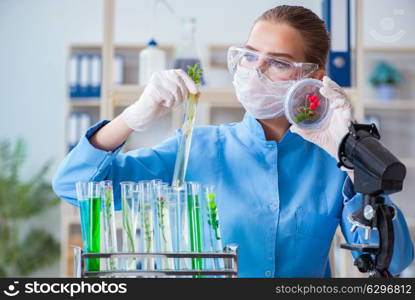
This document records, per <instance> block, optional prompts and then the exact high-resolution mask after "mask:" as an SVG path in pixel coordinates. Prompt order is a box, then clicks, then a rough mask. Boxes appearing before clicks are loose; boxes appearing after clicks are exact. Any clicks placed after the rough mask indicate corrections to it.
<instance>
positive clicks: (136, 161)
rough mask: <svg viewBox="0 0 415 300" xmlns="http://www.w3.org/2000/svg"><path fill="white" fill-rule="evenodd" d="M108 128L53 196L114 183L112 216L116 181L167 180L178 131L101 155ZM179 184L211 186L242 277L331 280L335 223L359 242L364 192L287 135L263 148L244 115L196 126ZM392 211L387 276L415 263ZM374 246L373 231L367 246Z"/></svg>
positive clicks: (59, 180)
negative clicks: (354, 216)
mask: <svg viewBox="0 0 415 300" xmlns="http://www.w3.org/2000/svg"><path fill="white" fill-rule="evenodd" d="M107 122H108V121H102V122H100V123H98V124H96V125H95V126H93V127H92V128H90V129H89V130H88V131H87V133H86V134H85V136H84V137H82V139H81V140H80V142H79V144H78V145H77V146H76V147H75V148H74V149H73V150H72V151H71V152H70V153H69V154H68V155H67V156H66V158H65V159H64V160H63V162H62V163H61V164H60V167H59V169H58V171H57V173H56V175H55V176H54V179H53V188H54V191H55V192H56V194H57V195H58V196H59V197H61V198H62V199H64V200H66V201H67V202H69V203H71V204H73V205H77V200H76V192H75V182H76V181H100V180H105V179H110V180H112V181H113V182H114V186H115V189H114V191H115V199H116V204H115V207H116V209H120V201H119V199H120V197H119V195H120V189H119V182H121V181H125V180H131V181H139V180H149V179H162V180H163V181H165V182H169V183H171V181H172V176H173V169H174V164H175V160H176V153H177V149H178V135H180V134H181V131H180V130H178V131H177V133H176V136H175V137H172V138H170V139H168V140H166V141H164V142H162V143H161V144H159V145H156V146H154V147H153V148H144V149H137V150H134V151H131V152H128V153H121V152H120V149H121V148H122V146H121V147H119V148H118V149H116V150H114V151H103V150H99V149H97V148H95V147H93V146H92V145H91V144H90V142H89V138H90V137H91V136H92V135H93V134H94V133H95V132H96V131H97V130H98V129H99V128H101V127H102V126H103V125H105V124H106V123H107ZM186 180H187V181H196V182H200V183H203V184H214V185H215V186H216V192H217V199H218V209H219V218H220V223H221V230H222V238H223V244H224V245H227V244H237V245H239V276H240V277H330V276H331V273H330V266H329V262H328V254H329V250H330V244H331V241H332V239H333V236H334V233H335V231H336V228H337V226H338V225H340V226H341V229H342V232H343V235H344V236H345V238H346V240H347V241H348V242H351V243H362V242H365V240H364V238H363V237H364V231H363V229H358V230H357V231H356V232H354V233H352V232H350V228H351V224H350V223H349V222H348V221H347V216H348V215H350V214H351V213H353V212H354V211H355V210H357V209H359V208H360V207H361V202H362V195H361V194H356V193H355V192H354V190H353V183H352V182H351V180H350V179H349V177H348V176H347V174H346V173H345V172H344V171H342V170H340V169H339V168H337V166H336V161H335V160H334V159H333V158H332V157H331V156H329V155H328V154H327V153H326V152H325V151H324V150H323V149H321V148H320V147H318V146H316V145H315V144H313V143H310V142H308V141H306V140H304V139H303V138H302V137H301V136H299V135H297V134H295V133H292V132H291V131H289V130H288V131H287V132H286V133H285V135H284V136H283V138H282V139H281V141H280V142H275V141H267V140H266V138H265V134H264V131H263V128H262V126H261V124H260V123H259V122H258V121H257V120H256V119H255V118H253V117H252V116H251V115H250V114H249V113H246V114H245V117H244V119H243V120H242V121H241V122H238V123H231V124H221V125H211V126H200V127H196V128H195V129H194V132H193V140H192V145H191V152H190V157H189V164H188V169H187V175H186ZM387 202H388V203H389V204H391V205H394V204H392V203H391V201H390V199H389V197H387ZM397 212H398V215H397V217H396V219H395V220H394V221H393V224H394V229H395V245H394V247H395V249H394V254H393V259H392V263H391V266H390V271H391V272H392V273H393V274H397V273H399V272H401V271H402V270H403V269H405V268H406V267H407V266H408V265H409V264H410V263H411V261H412V259H413V245H412V242H411V239H410V235H409V231H408V227H407V224H406V222H405V219H404V217H403V215H402V213H401V211H400V210H399V209H398V210H397ZM377 240H378V236H377V232H376V231H374V232H372V237H371V241H370V242H377ZM366 242H367V241H366ZM342 251H347V250H342ZM355 254H356V253H355Z"/></svg>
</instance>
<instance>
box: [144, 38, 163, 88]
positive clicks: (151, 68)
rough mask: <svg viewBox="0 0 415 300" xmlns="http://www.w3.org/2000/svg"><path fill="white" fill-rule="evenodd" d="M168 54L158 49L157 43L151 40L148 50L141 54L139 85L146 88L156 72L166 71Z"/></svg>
mask: <svg viewBox="0 0 415 300" xmlns="http://www.w3.org/2000/svg"><path fill="white" fill-rule="evenodd" d="M166 68H167V65H166V53H165V52H164V51H163V50H161V49H160V48H159V47H157V42H156V41H155V40H154V39H151V40H150V41H149V42H148V44H147V48H145V49H143V50H141V51H140V54H139V75H138V80H139V83H138V84H139V85H140V86H145V85H147V84H148V83H149V81H150V78H151V76H152V75H153V73H154V72H158V71H162V70H166Z"/></svg>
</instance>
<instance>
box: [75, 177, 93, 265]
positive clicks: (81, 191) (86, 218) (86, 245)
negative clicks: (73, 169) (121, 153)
mask: <svg viewBox="0 0 415 300" xmlns="http://www.w3.org/2000/svg"><path fill="white" fill-rule="evenodd" d="M76 195H77V199H78V205H79V216H80V218H81V233H82V243H83V250H84V252H85V253H88V252H90V247H91V201H90V199H89V197H88V183H87V182H80V181H79V182H77V183H76ZM85 263H86V269H87V270H88V271H89V259H86V261H85Z"/></svg>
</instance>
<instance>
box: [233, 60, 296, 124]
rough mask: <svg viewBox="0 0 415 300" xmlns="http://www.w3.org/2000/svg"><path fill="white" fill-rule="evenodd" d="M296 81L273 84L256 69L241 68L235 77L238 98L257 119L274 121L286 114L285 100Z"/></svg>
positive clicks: (234, 83)
mask: <svg viewBox="0 0 415 300" xmlns="http://www.w3.org/2000/svg"><path fill="white" fill-rule="evenodd" d="M295 82H296V80H286V81H277V82H271V81H269V80H268V79H267V78H266V77H263V75H262V74H261V73H260V72H259V71H258V70H256V69H248V68H241V67H239V68H238V69H237V70H236V72H235V75H234V77H233V82H232V83H233V85H234V87H235V92H236V96H237V98H238V100H239V102H241V104H242V105H243V107H244V108H245V109H246V111H247V112H249V113H250V114H251V115H252V116H253V117H254V118H255V119H273V118H277V117H280V116H282V115H283V114H284V99H285V96H286V94H287V92H288V90H289V88H290V87H291V86H292V85H293V84H294V83H295Z"/></svg>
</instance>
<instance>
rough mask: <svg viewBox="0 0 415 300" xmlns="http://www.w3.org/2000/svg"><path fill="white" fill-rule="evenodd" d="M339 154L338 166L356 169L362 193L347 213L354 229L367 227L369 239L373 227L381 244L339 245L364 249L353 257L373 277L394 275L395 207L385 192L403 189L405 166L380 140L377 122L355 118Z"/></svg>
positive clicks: (355, 174)
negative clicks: (357, 205) (356, 206)
mask: <svg viewBox="0 0 415 300" xmlns="http://www.w3.org/2000/svg"><path fill="white" fill-rule="evenodd" d="M338 156H339V163H338V167H341V166H343V167H345V168H348V169H354V190H355V192H356V193H361V194H363V201H362V207H361V208H360V209H359V210H357V211H355V212H354V213H352V214H351V215H350V216H348V221H349V222H351V223H352V224H353V226H352V229H351V230H352V231H355V230H356V229H357V228H358V227H362V228H364V230H365V239H366V240H369V239H370V233H371V231H372V230H374V229H375V230H377V231H378V234H379V244H341V246H340V247H341V248H343V249H348V250H352V251H358V252H362V254H361V255H360V256H359V257H358V258H356V259H355V261H354V265H355V266H356V267H357V268H358V269H359V271H360V272H364V273H366V272H368V273H369V277H371V278H379V277H392V275H391V273H390V272H389V270H388V268H389V265H390V262H391V259H392V254H393V245H394V232H393V224H392V221H393V219H394V218H395V217H396V210H395V208H394V207H392V206H390V205H387V204H385V198H384V196H383V195H384V194H387V195H389V194H392V193H396V192H399V191H401V190H402V185H403V181H404V178H405V175H406V168H405V166H404V165H403V164H402V163H401V162H400V161H399V160H398V159H397V158H396V157H395V156H394V155H393V154H392V153H391V152H389V151H388V150H387V149H386V147H385V146H384V145H383V143H382V142H381V141H380V135H379V132H378V130H377V128H376V126H375V125H374V124H357V123H354V122H352V123H351V125H350V127H349V132H348V133H347V134H346V135H345V136H344V138H343V140H342V142H341V143H340V146H339V152H338Z"/></svg>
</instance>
